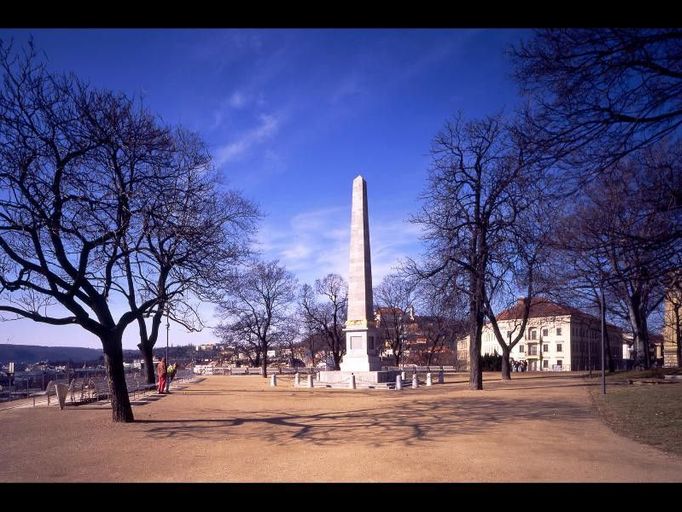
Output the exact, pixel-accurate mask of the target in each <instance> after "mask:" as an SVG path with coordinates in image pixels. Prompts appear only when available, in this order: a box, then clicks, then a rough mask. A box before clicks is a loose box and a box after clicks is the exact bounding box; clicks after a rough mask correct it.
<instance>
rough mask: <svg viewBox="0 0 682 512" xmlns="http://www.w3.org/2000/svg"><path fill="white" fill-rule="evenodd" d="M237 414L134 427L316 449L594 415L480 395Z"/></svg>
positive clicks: (157, 433)
mask: <svg viewBox="0 0 682 512" xmlns="http://www.w3.org/2000/svg"><path fill="white" fill-rule="evenodd" d="M415 398H416V397H415ZM391 402H392V401H391ZM235 412H236V413H237V414H238V415H237V416H233V417H226V416H227V415H228V413H229V412H228V411H221V410H211V411H206V410H202V411H201V413H202V415H203V416H204V417H202V418H186V419H177V420H175V419H174V420H154V419H140V420H136V423H137V424H141V425H145V427H148V428H146V434H147V435H149V436H150V437H152V438H175V439H178V440H180V439H184V438H195V439H207V440H216V441H219V440H229V439H231V438H239V439H241V440H244V439H248V438H254V439H256V438H257V439H260V440H263V439H265V440H267V441H269V442H272V443H276V444H286V443H296V442H300V441H304V442H306V443H313V444H315V445H335V444H338V443H343V442H347V441H348V440H349V439H353V438H358V439H363V442H366V443H368V444H370V445H371V446H376V447H378V446H385V445H389V444H395V443H402V444H405V445H412V444H416V443H425V442H431V441H437V440H439V439H442V438H444V437H447V436H453V435H476V434H481V433H484V432H486V431H488V430H491V429H492V428H494V427H497V426H499V425H500V424H502V423H505V425H508V428H509V430H510V431H513V429H515V428H516V427H517V426H516V425H514V423H515V422H523V421H525V420H531V421H535V420H544V421H547V423H548V429H551V428H552V426H551V423H552V422H553V421H556V420H560V421H561V422H566V421H567V420H568V421H579V420H581V419H583V418H587V417H593V414H592V412H591V410H590V409H589V408H587V407H585V406H582V407H581V406H577V405H575V404H571V403H568V402H566V403H557V401H555V400H536V401H534V400H524V401H520V402H518V403H514V402H511V401H509V400H503V399H497V398H490V397H483V396H480V395H477V396H475V397H465V398H462V397H459V398H456V399H452V398H451V399H446V400H444V401H441V402H437V403H434V402H433V401H426V400H419V399H413V400H401V401H399V402H396V403H389V404H386V403H385V402H384V403H383V404H382V405H381V406H380V407H378V408H364V409H355V410H351V411H332V412H320V413H305V412H301V413H290V412H289V413H288V412H284V411H281V410H279V411H273V412H272V413H271V414H267V413H266V414H263V413H258V412H248V413H245V412H241V411H235ZM205 416H208V417H205Z"/></svg>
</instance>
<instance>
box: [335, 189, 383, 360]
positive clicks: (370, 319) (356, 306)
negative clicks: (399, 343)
mask: <svg viewBox="0 0 682 512" xmlns="http://www.w3.org/2000/svg"><path fill="white" fill-rule="evenodd" d="M345 332H346V354H345V355H344V356H343V360H342V361H341V371H342V372H348V371H351V372H373V371H377V370H380V369H381V361H380V360H379V357H378V354H377V349H378V348H379V347H378V344H379V343H378V340H379V338H378V336H377V332H376V325H375V322H374V306H373V303H372V260H371V255H370V245H369V216H368V213H367V183H366V182H365V180H364V178H363V177H362V176H358V177H357V178H355V179H354V180H353V199H352V206H351V222H350V271H349V274H348V319H347V320H346V329H345Z"/></svg>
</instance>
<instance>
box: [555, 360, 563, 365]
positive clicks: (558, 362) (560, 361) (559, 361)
mask: <svg viewBox="0 0 682 512" xmlns="http://www.w3.org/2000/svg"><path fill="white" fill-rule="evenodd" d="M563 363H564V362H563V361H562V360H561V359H559V360H558V361H557V362H556V365H557V366H563Z"/></svg>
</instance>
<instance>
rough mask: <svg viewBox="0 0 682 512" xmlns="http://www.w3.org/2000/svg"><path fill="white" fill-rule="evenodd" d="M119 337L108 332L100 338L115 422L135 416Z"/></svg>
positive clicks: (131, 418)
mask: <svg viewBox="0 0 682 512" xmlns="http://www.w3.org/2000/svg"><path fill="white" fill-rule="evenodd" d="M121 337H122V336H121V334H110V335H109V337H108V338H102V346H103V347H104V365H105V366H106V369H107V379H108V381H109V394H110V396H111V412H112V419H113V420H114V422H115V423H130V422H132V421H135V418H134V417H133V409H132V407H131V406H130V398H129V397H128V386H127V385H126V377H125V372H124V370H123V346H122V342H121Z"/></svg>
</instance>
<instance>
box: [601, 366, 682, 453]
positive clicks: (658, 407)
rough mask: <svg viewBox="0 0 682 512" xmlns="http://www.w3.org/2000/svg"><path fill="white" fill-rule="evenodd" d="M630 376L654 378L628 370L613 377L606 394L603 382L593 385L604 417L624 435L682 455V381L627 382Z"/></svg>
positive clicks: (616, 430)
mask: <svg viewBox="0 0 682 512" xmlns="http://www.w3.org/2000/svg"><path fill="white" fill-rule="evenodd" d="M628 379H635V382H637V380H636V379H643V380H654V379H652V378H651V377H650V376H649V375H648V374H645V373H643V372H636V373H635V372H628V373H620V374H616V375H613V376H609V378H608V379H607V387H606V395H603V394H602V393H601V383H600V384H599V385H597V386H593V387H591V388H590V393H591V395H592V401H593V403H594V405H595V407H596V408H597V410H598V411H599V414H600V416H601V418H602V419H603V420H604V422H605V423H606V424H607V425H608V426H609V427H610V428H611V429H612V430H613V431H614V432H616V433H618V434H620V435H623V436H625V437H629V438H631V439H634V440H636V441H639V442H641V443H646V444H650V445H652V446H655V447H656V448H659V449H661V450H663V451H666V452H669V453H675V454H678V455H682V383H676V384H647V383H639V384H637V383H635V384H624V382H627V380H628ZM616 383H618V384H616Z"/></svg>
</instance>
